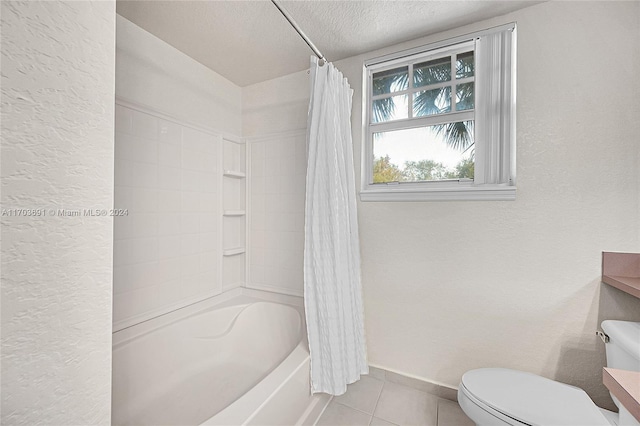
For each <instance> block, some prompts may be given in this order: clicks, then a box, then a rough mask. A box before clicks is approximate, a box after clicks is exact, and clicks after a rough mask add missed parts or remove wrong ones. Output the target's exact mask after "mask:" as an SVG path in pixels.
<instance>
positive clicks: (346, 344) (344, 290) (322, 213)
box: [304, 57, 369, 395]
mask: <svg viewBox="0 0 640 426" xmlns="http://www.w3.org/2000/svg"><path fill="white" fill-rule="evenodd" d="M310 77H311V101H310V104H309V120H308V123H307V148H308V162H307V181H306V184H307V192H306V209H305V246H304V301H305V310H306V316H307V331H308V335H309V350H310V353H311V391H312V392H313V393H317V392H325V393H328V394H331V395H341V394H343V393H344V392H346V390H347V384H349V383H353V382H355V381H357V380H358V379H359V378H360V375H361V374H367V373H368V372H369V369H368V366H367V359H366V342H365V336H364V320H363V305H362V287H361V282H360V244H359V239H358V223H357V215H356V199H355V176H354V169H353V150H352V141H351V98H352V95H353V90H351V88H350V87H349V83H348V82H347V79H346V78H344V76H343V75H342V73H341V72H340V71H338V70H337V69H336V68H335V67H334V66H333V64H331V63H326V64H324V65H323V66H320V65H319V63H318V59H317V58H315V57H312V58H311V70H310Z"/></svg>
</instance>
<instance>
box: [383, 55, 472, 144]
mask: <svg viewBox="0 0 640 426" xmlns="http://www.w3.org/2000/svg"><path fill="white" fill-rule="evenodd" d="M473 75H474V58H473V52H467V53H463V54H459V55H458V56H457V60H456V76H457V77H458V78H464V77H469V76H473ZM408 78H409V77H408V72H407V68H406V67H403V68H396V69H393V70H389V71H384V72H381V73H377V74H376V78H374V79H373V95H377V94H383V93H392V92H396V91H399V90H404V89H407V88H408ZM451 78H452V76H451V65H450V59H449V57H445V58H442V59H436V60H432V61H429V62H424V63H421V64H415V65H414V69H413V82H414V87H421V86H425V89H426V90H423V91H420V92H416V93H415V94H414V101H413V115H414V116H415V117H420V116H427V115H434V114H441V113H444V112H450V111H451V96H452V94H451V86H444V87H441V88H438V89H429V87H428V86H429V85H432V84H434V83H440V82H447V81H450V80H451ZM455 87H456V92H457V93H456V94H454V95H453V96H456V110H457V111H463V110H467V109H473V108H474V98H475V97H474V85H473V83H462V84H457V85H456V86H455ZM394 108H395V103H394V102H393V98H391V97H388V98H383V99H378V100H376V101H375V102H373V119H374V122H376V123H379V122H383V121H387V120H389V119H390V117H391V116H392V115H393V113H394ZM473 124H474V122H473V121H458V122H453V123H446V124H438V125H436V126H434V127H435V131H436V133H437V134H439V135H442V136H443V138H444V140H445V142H446V143H447V145H449V146H451V147H452V148H455V149H458V150H460V151H463V152H464V151H467V150H469V149H472V148H473V145H474V141H473ZM471 154H472V155H473V151H472V152H471Z"/></svg>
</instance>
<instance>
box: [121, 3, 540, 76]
mask: <svg viewBox="0 0 640 426" xmlns="http://www.w3.org/2000/svg"><path fill="white" fill-rule="evenodd" d="M534 3H539V1H535V2H532V1H515V0H507V1H426V0H422V1H415V0H414V1H401V0H397V1H390V0H386V1H380V0H368V1H350V0H345V1H317V0H316V1H302V0H298V1H280V2H279V4H280V5H281V6H282V7H284V8H285V9H286V10H287V11H288V12H289V13H290V14H291V16H292V17H293V18H294V19H295V20H296V21H297V22H298V24H299V25H300V27H301V28H302V29H303V31H304V32H305V33H307V35H308V36H309V37H310V38H311V40H312V41H313V42H314V43H315V45H316V46H317V47H318V48H319V49H320V50H321V51H322V53H323V54H324V55H325V57H326V58H327V59H329V60H330V61H337V60H339V59H343V58H347V57H349V56H354V55H357V54H360V53H364V52H368V51H370V50H374V49H378V48H381V47H385V46H389V45H393V44H396V43H399V42H402V41H406V40H411V39H414V38H417V37H421V36H425V35H428V34H433V33H436V32H439V31H443V30H446V29H450V28H455V27H457V26H461V25H466V24H469V23H472V22H475V21H479V20H482V19H486V18H491V17H494V16H499V15H503V14H505V13H508V12H511V11H514V10H517V9H521V8H523V7H527V6H529V5H532V4H534ZM117 12H118V14H120V15H122V16H124V17H125V18H127V19H129V20H130V21H132V22H134V23H135V24H136V25H138V26H140V27H142V28H144V29H145V30H147V31H149V32H150V33H152V34H154V35H155V36H156V37H159V38H160V39H162V40H164V41H165V42H167V43H169V44H170V45H172V46H174V47H175V48H177V49H179V50H181V51H182V52H184V53H186V54H187V55H189V56H191V57H192V58H194V59H195V60H197V61H198V62H200V63H202V64H204V65H206V66H207V67H209V68H211V69H212V70H214V71H216V72H217V73H219V74H221V75H222V76H224V77H225V78H227V79H229V80H231V81H232V82H234V83H235V84H237V85H239V86H247V85H249V84H253V83H257V82H260V81H265V80H270V79H272V78H275V77H279V76H283V75H286V74H290V73H292V72H296V71H300V70H303V69H306V68H308V66H309V56H310V55H311V54H312V53H311V50H310V49H309V48H308V47H307V45H306V44H305V43H304V42H303V41H302V39H301V38H300V37H299V36H298V35H297V34H296V32H295V31H294V29H293V28H292V27H291V26H290V25H289V23H288V22H287V21H286V20H285V19H284V17H283V16H282V15H280V12H278V10H277V9H276V8H275V7H274V6H273V4H271V2H270V1H269V0H254V1H237V0H236V1H219V0H218V1H203V0H200V1H180V0H172V1H149V0H118V1H117Z"/></svg>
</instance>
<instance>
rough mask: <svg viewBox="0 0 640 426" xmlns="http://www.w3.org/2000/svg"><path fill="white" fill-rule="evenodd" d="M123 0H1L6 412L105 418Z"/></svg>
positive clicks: (64, 419)
mask: <svg viewBox="0 0 640 426" xmlns="http://www.w3.org/2000/svg"><path fill="white" fill-rule="evenodd" d="M114 57H115V2H108V1H99V2H89V1H82V2H60V1H46V2H11V1H3V2H2V208H3V209H11V208H25V209H29V208H30V209H35V208H45V209H47V211H46V213H45V214H46V216H44V217H38V218H33V217H12V216H6V215H3V217H2V419H1V420H2V423H3V424H48V425H71V424H83V425H86V424H108V423H109V421H110V398H111V274H112V272H111V271H112V249H113V244H112V234H113V221H112V219H111V217H84V216H82V217H77V216H73V217H62V216H52V215H51V214H50V212H48V209H52V208H53V209H70V210H71V209H83V208H86V209H103V208H104V209H108V208H110V207H111V206H112V203H113V149H114V148H113V125H114V118H113V102H114V78H115V76H114V66H115V63H114Z"/></svg>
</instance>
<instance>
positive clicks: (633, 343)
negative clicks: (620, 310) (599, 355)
mask: <svg viewBox="0 0 640 426" xmlns="http://www.w3.org/2000/svg"><path fill="white" fill-rule="evenodd" d="M602 330H604V332H605V333H606V334H607V336H609V342H608V343H607V344H606V346H605V348H606V352H607V367H610V368H617V369H620V370H632V371H640V322H631V321H615V320H606V321H602Z"/></svg>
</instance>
